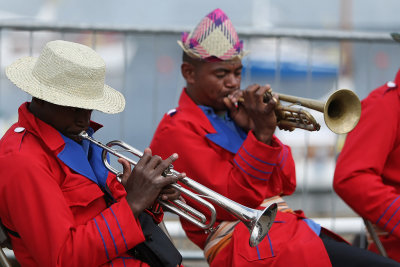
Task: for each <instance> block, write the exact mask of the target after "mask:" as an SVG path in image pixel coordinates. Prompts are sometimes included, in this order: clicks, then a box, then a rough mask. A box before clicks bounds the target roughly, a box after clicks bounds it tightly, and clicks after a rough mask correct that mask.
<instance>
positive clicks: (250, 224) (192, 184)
mask: <svg viewBox="0 0 400 267" xmlns="http://www.w3.org/2000/svg"><path fill="white" fill-rule="evenodd" d="M79 136H80V137H81V138H82V139H85V140H88V141H90V142H92V143H94V144H95V145H97V146H99V147H101V148H102V149H103V152H102V159H103V163H104V165H105V167H106V168H107V169H108V170H109V171H111V172H113V173H114V174H116V175H117V177H118V176H119V175H120V174H121V172H119V171H118V170H117V169H115V168H114V167H112V166H111V165H110V163H109V162H108V160H107V152H109V153H110V154H112V155H114V156H116V157H119V158H124V159H126V160H127V161H128V162H129V163H131V164H132V165H134V166H136V164H137V162H136V161H135V160H133V159H131V158H129V157H126V156H125V155H123V154H121V153H119V152H118V151H117V150H115V149H113V148H111V147H112V146H119V147H122V148H123V149H124V150H126V151H128V152H130V153H132V154H133V155H135V156H136V157H139V158H141V157H142V156H143V153H142V152H140V151H139V150H137V149H135V148H133V147H131V146H130V145H128V144H126V143H124V142H122V141H119V140H116V141H111V142H109V143H107V144H106V145H104V144H102V143H100V142H98V141H97V140H95V139H93V138H92V137H90V136H89V135H88V134H87V133H86V132H85V131H83V132H81V133H80V134H79ZM164 173H165V175H175V176H176V175H178V174H179V172H177V171H175V170H174V169H172V168H169V169H167V170H166V171H165V172H164ZM181 182H182V183H183V184H185V185H186V186H187V187H189V188H190V189H192V190H194V191H195V192H197V193H199V194H201V195H202V196H204V197H207V199H209V200H211V201H212V202H214V203H215V204H216V205H218V206H220V207H221V208H223V209H224V210H226V211H227V212H229V213H230V214H232V215H234V216H235V217H237V218H238V219H239V220H240V221H241V222H243V223H244V225H246V227H247V228H248V229H249V231H250V239H249V244H250V246H252V247H254V246H257V245H258V244H259V243H260V242H261V241H262V240H263V239H264V237H265V236H266V235H267V233H268V231H269V229H270V228H271V226H272V224H273V222H274V219H275V216H276V213H277V211H278V206H277V204H276V203H274V204H272V205H270V206H269V207H267V208H265V209H264V210H257V209H251V208H249V207H246V206H244V205H241V204H239V203H237V202H235V201H233V200H230V199H228V198H227V197H224V196H222V195H221V194H218V193H217V192H215V191H213V190H211V189H209V188H207V187H205V186H203V185H202V184H200V183H198V182H196V181H194V180H192V179H190V178H189V177H185V178H183V179H182V180H181ZM171 186H172V187H174V188H175V189H177V190H178V191H179V192H181V194H184V195H185V196H187V197H189V198H192V199H193V200H194V201H198V202H199V203H200V204H201V205H204V206H205V207H207V208H208V209H209V211H210V214H211V215H210V218H209V219H207V218H206V216H205V215H204V214H203V213H201V212H199V211H197V210H196V209H194V208H192V207H191V206H189V205H187V204H185V203H183V202H181V201H179V200H175V201H173V202H172V203H171V202H169V201H162V200H158V202H159V203H160V204H161V205H162V206H163V207H165V208H166V209H169V210H170V211H172V212H174V213H176V214H177V215H179V216H181V217H182V218H184V219H186V220H188V221H189V222H191V223H193V224H195V225H196V226H198V227H200V228H201V229H204V230H206V231H213V225H214V224H215V221H216V211H215V207H214V206H213V205H212V204H211V203H210V202H208V201H206V200H204V199H203V198H202V197H200V196H199V195H198V194H196V193H193V192H192V191H190V190H188V189H186V188H184V187H183V186H181V185H179V184H178V183H174V184H171Z"/></svg>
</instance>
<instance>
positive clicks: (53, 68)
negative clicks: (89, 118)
mask: <svg viewBox="0 0 400 267" xmlns="http://www.w3.org/2000/svg"><path fill="white" fill-rule="evenodd" d="M105 72H106V66H105V62H104V60H103V59H102V58H101V57H100V56H99V55H98V54H97V53H96V52H95V51H94V50H93V49H91V48H90V47H87V46H85V45H82V44H78V43H73V42H67V41H62V40H56V41H51V42H48V43H47V44H46V45H45V47H44V48H43V50H42V52H41V54H40V56H39V57H38V58H35V57H23V58H20V59H18V60H16V61H15V62H14V63H12V64H11V65H10V66H8V67H7V68H6V75H7V77H8V78H9V79H10V80H11V81H12V82H13V83H14V84H15V85H16V86H17V87H19V88H21V89H22V90H23V91H25V92H27V93H28V94H30V95H32V96H33V97H36V98H39V99H42V100H45V101H47V102H50V103H53V104H56V105H61V106H70V107H77V108H83V109H90V110H93V109H94V110H99V111H102V112H105V113H118V112H121V111H122V110H124V108H125V98H124V96H123V95H122V94H121V93H120V92H118V91H117V90H115V89H113V88H111V87H110V86H108V85H106V84H105V83H104V82H105Z"/></svg>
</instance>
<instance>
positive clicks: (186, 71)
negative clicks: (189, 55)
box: [181, 62, 196, 84]
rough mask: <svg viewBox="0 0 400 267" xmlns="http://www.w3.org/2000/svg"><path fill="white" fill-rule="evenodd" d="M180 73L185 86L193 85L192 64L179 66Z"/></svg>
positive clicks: (193, 67)
mask: <svg viewBox="0 0 400 267" xmlns="http://www.w3.org/2000/svg"><path fill="white" fill-rule="evenodd" d="M181 73H182V76H183V78H185V80H186V83H187V84H193V83H195V81H196V79H195V75H194V74H195V66H194V65H193V64H190V63H188V62H183V63H182V65H181Z"/></svg>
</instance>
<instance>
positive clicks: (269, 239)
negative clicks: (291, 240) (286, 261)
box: [267, 234, 275, 257]
mask: <svg viewBox="0 0 400 267" xmlns="http://www.w3.org/2000/svg"><path fill="white" fill-rule="evenodd" d="M267 237H268V242H269V247H270V249H271V254H272V257H275V254H274V249H273V248H272V242H271V238H269V234H267Z"/></svg>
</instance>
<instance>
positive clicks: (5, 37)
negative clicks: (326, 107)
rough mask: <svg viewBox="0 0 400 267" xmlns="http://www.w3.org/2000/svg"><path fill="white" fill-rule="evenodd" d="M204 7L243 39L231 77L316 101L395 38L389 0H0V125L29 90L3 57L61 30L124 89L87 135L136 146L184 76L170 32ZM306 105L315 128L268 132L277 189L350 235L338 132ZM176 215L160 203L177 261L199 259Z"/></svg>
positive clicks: (366, 88) (362, 85)
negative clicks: (291, 186) (286, 164)
mask: <svg viewBox="0 0 400 267" xmlns="http://www.w3.org/2000/svg"><path fill="white" fill-rule="evenodd" d="M215 8H221V9H223V10H224V11H225V12H226V14H227V15H228V16H229V17H230V19H231V20H232V22H233V24H234V25H235V27H236V29H237V31H238V33H239V36H240V37H241V39H243V40H244V47H245V49H246V50H248V51H250V54H249V55H248V56H247V57H246V58H244V60H243V64H244V72H243V80H242V87H243V88H245V87H246V86H247V85H249V84H252V83H261V84H265V83H269V84H271V85H272V88H273V90H274V91H276V92H278V93H284V94H290V95H295V96H301V97H306V98H312V99H317V100H321V101H324V100H325V99H326V98H327V96H328V95H330V94H331V93H332V92H333V91H335V90H336V89H339V88H347V89H350V90H352V91H354V92H355V93H356V94H357V95H358V96H359V98H360V99H363V98H364V97H366V96H367V95H368V93H369V92H370V91H371V90H372V89H374V88H376V87H377V86H379V85H381V84H383V83H386V82H387V81H390V80H391V79H393V78H394V76H395V74H396V72H397V70H398V67H399V62H400V44H399V43H397V44H396V43H395V42H394V41H393V40H392V39H391V37H390V33H391V32H396V31H398V30H399V28H400V18H399V15H398V10H399V9H400V2H399V1H397V0H381V1H375V0H324V1H317V0H303V1H297V0H286V1H274V0H246V1H244V0H219V1H215V0H203V1H184V0H168V1H155V0H147V1H137V0H114V1H107V0H79V1H78V0H69V1H66V0H29V1H27V0H25V1H24V0H13V1H9V0H0V68H1V73H0V136H1V135H3V134H4V132H5V131H6V129H7V128H8V127H9V126H10V125H11V124H12V123H14V122H15V121H16V120H17V108H18V107H19V105H20V104H21V103H23V102H25V101H29V100H30V97H29V96H28V95H27V94H25V93H24V92H22V91H21V90H19V89H18V88H16V87H15V86H13V85H12V84H11V82H9V81H8V79H7V78H6V77H5V74H4V68H5V67H6V66H7V65H9V64H10V63H12V62H13V61H14V60H16V59H17V58H19V57H22V56H38V55H39V53H40V51H41V49H42V47H43V45H44V44H45V43H46V42H48V41H50V40H55V39H63V40H68V41H74V42H79V43H83V44H86V45H88V46H91V47H93V48H94V49H95V50H96V51H98V52H99V54H100V55H101V56H102V57H103V58H104V60H105V62H106V65H107V75H106V82H107V84H109V85H110V86H112V87H114V88H116V89H117V90H119V91H121V92H122V93H123V94H124V95H125V97H126V100H127V107H126V109H125V111H124V112H123V113H121V114H118V115H106V114H102V113H96V112H94V115H93V119H94V120H95V121H99V122H102V124H103V125H105V126H106V127H105V128H104V129H102V130H100V131H99V132H98V133H97V135H96V138H97V139H98V140H100V141H103V142H108V141H110V140H114V139H122V140H124V141H126V142H127V143H129V144H131V145H133V146H135V147H136V148H138V149H141V150H143V149H144V148H145V147H147V146H148V145H149V143H150V140H151V138H152V135H153V132H154V131H155V129H156V127H157V124H158V122H159V121H160V119H161V118H162V116H163V114H164V113H166V112H167V111H168V110H170V109H172V108H174V107H175V106H176V105H177V101H178V97H179V95H180V93H181V90H182V87H183V86H184V80H183V78H182V77H181V75H180V63H181V54H182V51H181V49H180V48H179V46H178V45H177V43H176V41H177V40H178V39H180V34H181V32H183V31H190V30H191V29H193V28H194V27H195V26H196V24H197V23H198V22H199V21H200V20H201V19H202V18H203V17H204V16H205V15H206V14H208V13H209V12H210V11H212V10H213V9H215ZM310 113H311V114H313V115H314V116H315V117H316V119H317V121H318V122H319V123H320V124H321V130H320V131H318V132H307V131H304V130H299V129H296V130H295V131H293V132H285V131H280V130H277V132H276V135H277V136H278V137H279V138H281V140H282V141H283V142H284V143H286V144H288V145H290V146H291V148H292V152H293V155H294V159H295V162H296V172H297V179H298V187H297V190H296V192H295V194H294V195H292V196H289V197H287V198H286V200H287V201H288V202H289V205H290V206H291V208H293V209H302V210H304V211H305V213H306V214H307V215H308V216H309V217H311V218H314V219H315V220H317V221H318V222H320V223H321V224H322V225H323V226H325V227H328V228H330V229H332V230H334V231H336V232H338V233H340V234H342V235H343V236H344V237H346V238H347V239H348V240H349V241H350V242H356V241H354V239H355V238H356V237H361V238H362V237H363V233H364V226H363V224H362V221H361V219H360V218H359V217H358V216H357V215H356V214H355V213H354V212H353V211H352V210H351V209H350V208H348V207H347V206H346V204H345V203H343V202H342V201H341V200H340V199H339V198H338V197H337V196H336V194H335V193H334V192H333V191H332V178H333V172H334V168H335V160H336V157H337V154H338V153H339V152H340V148H341V145H342V144H343V141H344V139H345V136H343V135H336V134H334V133H332V132H331V131H329V130H328V129H327V127H326V126H325V124H324V121H323V115H322V114H321V113H319V112H314V111H310ZM176 219H177V218H176V216H175V215H172V214H167V215H166V224H167V228H168V230H169V231H170V233H171V234H172V236H173V237H174V238H175V243H176V245H177V246H178V248H179V249H180V250H181V252H182V254H183V255H184V258H185V266H203V265H204V264H205V263H204V261H203V258H202V253H201V251H199V250H198V249H197V248H196V247H195V246H193V245H191V244H190V242H189V241H187V240H186V239H185V236H184V234H183V232H182V230H181V229H180V226H179V223H177V221H176ZM357 242H358V241H357ZM360 245H362V240H361V243H360Z"/></svg>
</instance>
